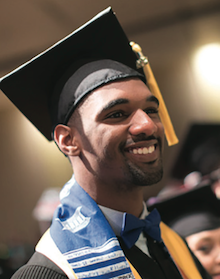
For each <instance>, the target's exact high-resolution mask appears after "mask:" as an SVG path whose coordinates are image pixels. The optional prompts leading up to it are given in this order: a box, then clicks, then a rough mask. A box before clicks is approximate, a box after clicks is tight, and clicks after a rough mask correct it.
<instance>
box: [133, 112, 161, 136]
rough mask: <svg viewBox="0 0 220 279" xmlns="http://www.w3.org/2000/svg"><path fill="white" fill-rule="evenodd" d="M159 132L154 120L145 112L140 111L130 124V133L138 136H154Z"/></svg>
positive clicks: (135, 114)
mask: <svg viewBox="0 0 220 279" xmlns="http://www.w3.org/2000/svg"><path fill="white" fill-rule="evenodd" d="M156 131H157V125H156V124H155V122H154V121H153V119H152V118H151V117H150V116H149V115H148V114H147V113H146V112H144V111H143V110H141V109H138V110H137V111H136V112H135V113H134V115H133V117H132V119H131V123H130V128H129V132H130V133H131V134H132V135H134V136H136V135H139V134H143V133H144V134H146V135H147V136H151V135H153V134H154V133H155V132H156Z"/></svg>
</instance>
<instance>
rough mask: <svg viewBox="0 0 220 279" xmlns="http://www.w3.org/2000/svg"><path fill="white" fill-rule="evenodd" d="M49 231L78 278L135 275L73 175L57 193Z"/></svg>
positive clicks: (110, 231) (102, 219)
mask: <svg viewBox="0 0 220 279" xmlns="http://www.w3.org/2000/svg"><path fill="white" fill-rule="evenodd" d="M60 199H61V205H60V206H59V207H58V208H57V210H56V212H55V214H54V218H53V222H52V225H51V228H50V235H51V237H52V239H53V241H54V243H55V244H56V246H57V247H58V249H59V251H60V252H61V253H62V255H63V257H64V258H65V259H66V261H67V262H68V263H69V265H70V266H71V268H72V269H73V271H74V272H75V274H76V276H77V277H78V278H92V279H98V278H99V279H104V278H106V279H107V278H134V276H133V274H132V272H131V269H130V267H129V264H128V262H127V261H126V259H125V256H124V253H123V251H122V250H121V247H120V245H119V242H118V240H117V238H116V236H115V234H114V232H113V230H112V228H111V227H110V225H109V223H108V221H107V220H106V219H105V217H104V215H103V214H102V212H101V210H100V208H99V207H98V205H97V204H96V202H95V201H94V200H93V199H92V198H91V197H90V196H89V195H88V194H87V193H86V192H85V191H84V190H83V189H82V188H81V187H80V186H79V184H78V183H77V182H76V181H75V179H74V176H73V177H72V178H71V179H70V180H69V181H68V182H67V183H66V184H65V186H64V187H63V189H62V191H61V193H60Z"/></svg>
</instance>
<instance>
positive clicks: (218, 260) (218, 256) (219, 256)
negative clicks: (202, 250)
mask: <svg viewBox="0 0 220 279" xmlns="http://www.w3.org/2000/svg"><path fill="white" fill-rule="evenodd" d="M215 262H216V263H217V264H218V265H219V264H220V245H218V247H217V248H216V254H215Z"/></svg>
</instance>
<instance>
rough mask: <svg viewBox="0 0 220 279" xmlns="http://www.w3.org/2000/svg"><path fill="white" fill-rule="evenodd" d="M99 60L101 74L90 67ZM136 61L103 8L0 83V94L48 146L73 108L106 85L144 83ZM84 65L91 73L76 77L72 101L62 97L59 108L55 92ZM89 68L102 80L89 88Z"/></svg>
mask: <svg viewBox="0 0 220 279" xmlns="http://www.w3.org/2000/svg"><path fill="white" fill-rule="evenodd" d="M102 59H105V63H104V64H105V67H106V68H107V69H108V70H107V71H104V72H103V71H102V70H103V62H101V63H96V62H94V61H97V60H102ZM136 60H137V57H136V55H135V53H134V52H133V51H132V49H131V47H130V45H129V41H128V39H127V37H126V35H125V33H124V31H123V29H122V28H121V26H120V24H119V22H118V20H117V18H116V16H115V14H114V13H113V11H112V10H111V8H108V9H106V10H104V11H103V12H101V13H100V14H98V15H97V16H96V17H94V18H93V19H92V20H90V21H89V22H87V23H86V24H84V25H83V26H82V27H80V28H79V29H77V30H76V31H75V32H73V33H71V34H70V35H69V36H67V37H66V38H64V39H63V40H61V41H59V42H58V43H56V44H55V45H53V46H52V47H51V48H49V49H47V50H46V51H44V52H43V53H41V54H39V55H38V56H36V57H34V58H33V59H32V60H31V61H29V62H27V63H25V64H24V65H22V66H21V67H19V68H18V69H16V70H14V71H13V72H11V73H9V74H8V75H6V76H5V77H3V78H2V79H0V88H1V90H2V91H3V92H4V93H5V94H6V96H7V97H8V98H9V99H10V100H11V101H12V102H13V103H14V104H15V105H16V106H17V107H18V109H19V110H20V111H21V112H22V113H23V114H24V115H25V116H26V117H27V118H28V119H29V120H30V121H31V122H32V123H33V124H34V125H35V126H36V127H37V128H38V129H39V130H40V131H41V133H43V134H44V135H45V137H47V138H48V139H49V140H51V132H52V130H53V128H54V126H55V125H57V124H58V123H63V124H66V122H67V121H68V118H69V116H70V114H71V113H72V112H73V110H74V107H75V106H76V105H77V103H78V102H79V101H80V100H81V99H82V98H83V97H84V96H85V94H87V93H89V92H91V90H93V89H95V88H97V87H98V86H101V85H103V84H105V83H107V82H109V81H112V80H117V79H121V78H126V77H135V76H138V77H139V78H141V79H142V80H143V81H145V77H144V75H141V74H143V72H142V69H140V70H138V71H139V73H138V72H137V70H136ZM112 61H118V62H120V63H122V64H117V63H114V62H112ZM88 62H91V63H93V64H90V65H92V67H90V68H89V67H87V68H86V70H87V71H90V72H87V73H86V74H87V75H85V71H81V72H80V74H79V75H77V77H76V78H75V79H74V81H73V82H72V84H71V86H73V85H74V87H75V88H74V89H76V88H77V94H78V95H77V96H75V97H74V100H73V95H72V94H71V96H70V94H69V95H68V94H67V95H65V96H64V98H62V101H61V103H60V101H59V97H60V93H61V92H60V90H61V88H62V86H63V85H64V84H65V81H66V80H67V79H68V78H69V77H70V76H71V75H72V74H73V73H74V72H77V70H78V69H79V67H81V66H83V65H84V64H86V63H88ZM101 64H102V65H101ZM94 65H95V66H94ZM127 66H128V67H129V68H128V67H127ZM94 67H96V71H99V72H100V71H102V72H101V74H100V75H101V78H99V77H97V76H96V80H95V81H94V79H93V81H92V82H91V80H89V79H88V76H89V75H90V74H92V73H93V72H94ZM140 73H141V74H140ZM83 79H87V80H86V84H85V83H84V84H83V86H85V87H86V88H83V89H82V88H81V89H80V90H81V91H79V90H78V89H79V85H80V83H81V81H82V80H83ZM62 94H63V93H62ZM58 103H59V105H58ZM48 105H49V107H50V112H49V111H48ZM58 106H59V109H58ZM57 116H58V117H57Z"/></svg>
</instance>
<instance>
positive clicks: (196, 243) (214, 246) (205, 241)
mask: <svg viewBox="0 0 220 279" xmlns="http://www.w3.org/2000/svg"><path fill="white" fill-rule="evenodd" d="M186 241H187V243H188V245H189V247H190V249H191V250H192V251H193V253H194V254H195V255H196V257H197V258H198V259H199V261H200V262H201V264H202V265H203V266H204V268H205V269H206V270H207V272H208V273H209V274H210V275H211V276H212V278H213V279H220V228H217V229H214V230H210V231H202V232H199V233H196V234H192V235H190V236H188V237H186Z"/></svg>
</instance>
